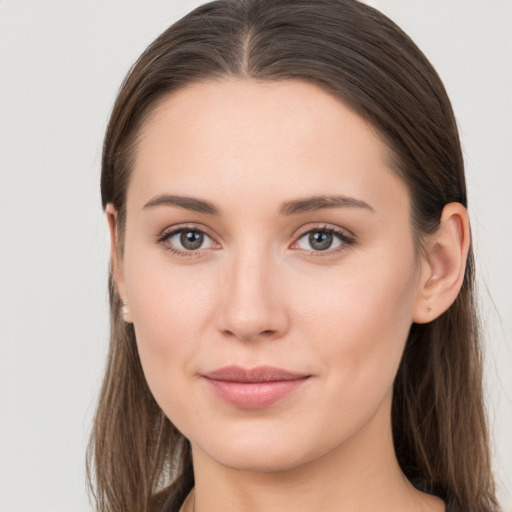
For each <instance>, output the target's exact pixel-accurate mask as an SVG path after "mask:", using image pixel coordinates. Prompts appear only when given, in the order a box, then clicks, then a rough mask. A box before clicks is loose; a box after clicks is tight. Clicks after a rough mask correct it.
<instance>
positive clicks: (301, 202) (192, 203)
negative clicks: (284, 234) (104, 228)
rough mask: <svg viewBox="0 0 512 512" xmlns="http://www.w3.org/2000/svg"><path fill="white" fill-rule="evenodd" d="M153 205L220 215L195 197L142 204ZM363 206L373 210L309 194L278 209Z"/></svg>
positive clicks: (284, 213) (161, 198)
mask: <svg viewBox="0 0 512 512" xmlns="http://www.w3.org/2000/svg"><path fill="white" fill-rule="evenodd" d="M155 206H179V207H180V208H184V209H186V210H191V211H194V212H199V213H205V214H208V215H214V216H220V215H221V211H220V210H219V209H218V208H217V207H216V206H215V205H214V204H213V203H211V202H209V201H206V200H204V199H198V198H196V197H188V196H177V195H171V194H162V195H159V196H156V197H154V198H153V199H151V200H150V201H148V202H147V203H146V204H145V205H144V208H143V209H144V210H145V209H148V208H154V207H155ZM347 207H348V208H363V209H366V210H369V211H371V212H373V211H375V210H374V209H373V208H372V207H371V206H370V205H369V204H368V203H365V202H364V201H361V200H360V199H355V198H353V197H348V196H340V195H336V196H325V195H322V196H311V197H305V198H303V199H295V200H293V201H287V202H285V203H283V205H282V206H281V208H280V210H279V214H280V215H282V216H290V215H298V214H300V213H307V212H312V211H316V210H323V209H326V208H347Z"/></svg>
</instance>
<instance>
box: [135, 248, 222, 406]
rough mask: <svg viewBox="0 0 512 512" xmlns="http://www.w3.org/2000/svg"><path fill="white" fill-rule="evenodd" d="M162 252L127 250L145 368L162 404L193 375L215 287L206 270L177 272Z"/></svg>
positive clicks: (136, 329)
mask: <svg viewBox="0 0 512 512" xmlns="http://www.w3.org/2000/svg"><path fill="white" fill-rule="evenodd" d="M158 253H160V251H155V250H154V249H153V250H151V249H149V250H147V251H144V250H140V249H139V250H135V251H132V252H131V253H128V251H127V254H129V257H127V258H126V259H125V279H126V290H127V295H128V297H129V303H130V307H131V311H132V317H133V323H134V329H135V334H136V339H137V345H138V350H139V356H140V359H141V363H142V367H143V370H144V373H145V375H146V379H147V381H148V384H149V386H150V388H151V390H152V392H153V394H154V396H155V398H156V400H157V401H158V402H159V403H161V401H162V400H168V399H172V396H171V395H172V393H169V390H170V389H171V390H172V389H173V386H178V388H179V386H180V382H181V380H180V379H182V377H183V376H186V375H188V376H189V375H191V374H193V373H194V369H195V366H194V362H195V361H196V360H197V354H198V353H200V352H201V349H202V347H203V345H202V343H203V342H204V340H205V339H206V336H205V335H204V331H205V329H206V328H207V326H208V324H210V323H211V318H212V315H213V310H212V304H214V303H215V301H214V293H215V289H216V286H215V283H213V282H212V277H213V276H212V275H211V272H208V270H207V269H206V268H205V269H203V270H201V269H198V268H197V266H194V265H190V266H186V265H185V266H180V267H178V268H177V267H176V266H173V265H171V264H170V263H169V261H168V260H169V259H168V257H167V254H166V253H165V252H164V251H163V250H162V251H161V253H160V254H158ZM171 378H172V383H173V386H170V385H169V384H170V381H171ZM167 395H169V396H167ZM161 405H162V404H161Z"/></svg>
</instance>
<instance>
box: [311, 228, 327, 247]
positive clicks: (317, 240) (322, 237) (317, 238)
mask: <svg viewBox="0 0 512 512" xmlns="http://www.w3.org/2000/svg"><path fill="white" fill-rule="evenodd" d="M309 244H310V245H311V247H312V248H313V249H315V250H316V251H325V250H326V249H329V247H331V245H332V234H331V233H327V232H326V231H315V232H314V233H311V234H310V235H309Z"/></svg>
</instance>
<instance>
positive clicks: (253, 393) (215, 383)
mask: <svg viewBox="0 0 512 512" xmlns="http://www.w3.org/2000/svg"><path fill="white" fill-rule="evenodd" d="M308 378H309V377H304V378H300V379H293V380H279V381H268V382H232V381H225V380H215V379H206V382H207V383H208V385H209V387H210V389H211V390H212V392H213V393H214V394H215V395H216V396H217V397H218V398H220V399H222V400H224V401H225V402H227V403H228V404H231V405H234V406H235V407H239V408H241V409H263V408H264V407H270V406H271V405H273V404H275V403H276V402H278V401H279V400H281V399H283V398H285V397H286V396H288V395H290V394H291V393H293V392H294V391H295V390H297V389H298V388H299V387H300V386H302V384H304V382H306V380H308Z"/></svg>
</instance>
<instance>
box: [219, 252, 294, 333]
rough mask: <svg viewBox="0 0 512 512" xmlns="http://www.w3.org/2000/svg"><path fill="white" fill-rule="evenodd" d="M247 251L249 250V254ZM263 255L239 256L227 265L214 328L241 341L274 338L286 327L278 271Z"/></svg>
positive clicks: (286, 313) (269, 259) (285, 312)
mask: <svg viewBox="0 0 512 512" xmlns="http://www.w3.org/2000/svg"><path fill="white" fill-rule="evenodd" d="M248 252H250V251H248ZM271 259H272V258H271V257H270V256H269V255H268V254H265V253H261V252H259V253H254V252H252V253H251V254H250V255H248V254H242V253H241V254H239V255H238V256H236V257H234V258H232V259H231V260H230V261H229V264H228V262H226V271H225V273H224V276H223V277H224V279H223V282H222V288H223V291H222V293H221V294H219V295H220V297H221V299H220V302H219V304H218V315H217V327H218V329H219V330H220V331H221V332H222V334H223V335H224V336H228V337H231V338H236V339H239V340H242V341H254V340H257V339H277V338H280V337H282V336H283V335H284V334H285V333H286V332H287V330H288V328H289V315H288V311H287V308H286V305H285V301H284V296H283V295H284V293H283V289H282V287H281V286H280V284H281V283H280V281H281V280H280V279H279V275H280V272H279V269H278V268H277V264H276V263H275V262H274V263H273V262H272V261H271Z"/></svg>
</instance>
